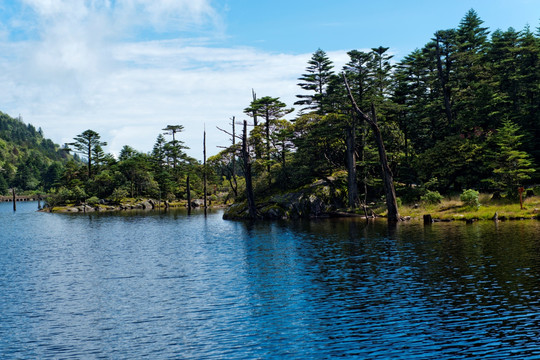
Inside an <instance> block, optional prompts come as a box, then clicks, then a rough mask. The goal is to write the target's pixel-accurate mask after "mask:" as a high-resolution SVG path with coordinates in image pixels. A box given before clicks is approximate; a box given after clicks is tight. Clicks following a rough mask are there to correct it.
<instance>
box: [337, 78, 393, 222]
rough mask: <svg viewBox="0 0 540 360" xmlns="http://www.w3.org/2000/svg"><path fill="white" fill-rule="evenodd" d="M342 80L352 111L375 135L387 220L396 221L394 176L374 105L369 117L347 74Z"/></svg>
mask: <svg viewBox="0 0 540 360" xmlns="http://www.w3.org/2000/svg"><path fill="white" fill-rule="evenodd" d="M343 81H344V82H345V87H346V88H347V94H348V96H349V100H350V101H351V104H352V106H353V109H354V111H355V112H356V113H357V114H358V116H359V117H360V119H362V120H364V121H365V122H367V123H368V124H369V126H370V127H371V130H372V131H373V134H374V135H375V142H376V143H377V150H378V151H379V159H380V162H381V174H382V178H383V182H384V190H385V193H386V207H387V209H388V222H397V221H399V212H398V206H397V201H396V191H395V189H394V176H393V175H392V170H391V169H390V166H389V165H388V158H387V156H386V149H385V147H384V142H383V138H382V134H381V129H380V128H379V125H378V124H377V116H376V113H375V106H373V104H371V117H370V116H368V115H366V114H365V113H364V112H363V111H362V110H360V108H359V107H358V105H357V104H356V101H355V100H354V97H353V95H352V92H351V88H350V87H349V82H348V81H347V76H346V75H345V74H343Z"/></svg>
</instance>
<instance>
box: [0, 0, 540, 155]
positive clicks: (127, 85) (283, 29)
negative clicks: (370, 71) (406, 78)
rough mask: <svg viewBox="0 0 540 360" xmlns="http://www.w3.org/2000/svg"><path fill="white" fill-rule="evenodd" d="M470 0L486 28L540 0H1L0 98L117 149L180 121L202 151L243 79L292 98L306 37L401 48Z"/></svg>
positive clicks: (524, 16) (260, 91) (455, 18)
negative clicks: (97, 137) (89, 132)
mask: <svg viewBox="0 0 540 360" xmlns="http://www.w3.org/2000/svg"><path fill="white" fill-rule="evenodd" d="M471 8H472V9H474V10H475V11H476V12H477V13H478V15H479V16H480V18H481V19H482V20H483V21H484V26H487V27H488V28H489V29H490V31H492V32H493V31H494V30H496V29H502V30H506V29H507V28H509V27H513V28H515V29H516V30H522V29H523V28H524V27H525V26H526V25H530V27H531V30H532V31H537V28H538V27H539V26H540V0H468V1H466V0H453V1H433V0H409V1H404V0H377V1H365V0H287V1H285V0H272V1H270V0H221V1H217V0H216V1H213V0H0V111H1V112H3V113H6V114H8V115H10V116H12V117H18V116H21V118H22V120H23V121H24V122H25V123H30V124H32V125H34V126H35V127H36V128H38V127H40V128H41V129H42V130H43V132H44V135H45V137H47V138H50V139H52V140H53V141H54V142H55V143H57V144H64V143H66V142H72V141H73V138H74V137H75V136H77V135H78V134H80V133H82V132H83V131H85V130H87V129H92V130H94V131H97V132H98V133H99V134H100V135H101V140H102V141H106V142H108V146H107V147H105V151H107V152H111V153H113V154H115V155H117V154H118V153H119V152H120V150H121V148H122V147H123V146H124V145H129V146H131V147H133V148H135V149H137V150H139V151H142V152H149V151H151V150H152V146H153V145H154V143H155V140H156V138H157V136H158V135H159V134H160V133H163V131H162V129H163V128H164V127H166V126H167V125H183V126H184V131H183V132H182V133H181V134H180V136H179V137H177V139H178V138H180V139H181V140H183V141H184V142H185V144H186V145H187V146H188V147H189V149H188V150H187V151H186V152H187V153H188V155H190V156H193V157H195V158H197V159H202V142H203V131H204V130H206V133H207V152H208V154H209V155H213V154H216V153H218V152H219V151H220V148H219V147H218V146H227V145H229V143H230V139H229V136H228V135H227V134H225V133H223V132H221V131H219V130H218V129H217V126H219V127H221V128H228V127H229V126H230V125H229V123H230V121H231V120H230V119H231V118H232V117H233V116H234V117H235V118H236V120H237V121H241V120H244V119H248V117H247V116H246V115H245V114H244V113H243V109H244V108H246V107H247V106H248V105H249V103H250V102H251V100H252V89H254V91H255V92H256V94H257V96H258V97H262V96H272V97H279V98H280V100H281V101H283V102H285V103H286V104H287V105H288V106H289V107H292V106H293V103H294V101H296V97H295V95H297V94H302V93H303V91H302V90H301V89H300V87H299V86H297V82H298V81H297V79H298V77H300V76H301V74H302V73H304V72H305V68H306V66H307V61H308V60H309V58H310V57H311V55H312V54H313V52H315V51H316V50H317V49H319V48H320V49H322V50H324V51H325V52H326V53H327V54H328V56H329V57H330V59H331V60H332V61H333V62H334V66H335V70H337V71H339V70H340V69H341V67H342V66H343V64H345V63H346V62H347V54H346V53H347V51H350V50H353V49H357V50H368V49H370V48H373V47H378V46H385V47H389V48H390V50H389V51H390V52H391V53H392V54H394V59H395V60H399V59H401V58H403V57H404V56H406V55H407V54H409V53H410V52H412V51H414V50H415V49H416V48H421V47H423V46H424V45H425V44H426V43H427V42H428V41H429V40H430V38H431V37H432V35H433V33H434V32H435V31H437V30H443V29H450V28H456V27H457V26H458V25H459V22H460V20H461V19H462V18H463V17H464V15H465V14H466V13H467V11H468V10H469V9H471ZM297 110H298V109H297ZM296 113H297V112H296V111H295V112H294V113H293V115H291V116H294V114H296ZM177 136H178V135H177Z"/></svg>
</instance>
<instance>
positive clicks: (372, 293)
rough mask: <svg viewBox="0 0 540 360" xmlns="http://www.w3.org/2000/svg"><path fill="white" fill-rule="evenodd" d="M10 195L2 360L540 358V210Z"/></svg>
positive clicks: (2, 262) (2, 229)
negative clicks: (533, 215) (501, 212)
mask: <svg viewBox="0 0 540 360" xmlns="http://www.w3.org/2000/svg"><path fill="white" fill-rule="evenodd" d="M36 208H37V204H36V203H19V204H18V206H17V212H16V213H14V212H13V211H12V205H11V204H10V203H0V358H2V359H38V358H39V359H48V358H50V359H59V358H84V359H94V358H95V359H99V358H103V359H136V358H151V359H162V358H177V359H282V358H287V359H331V358H350V359H364V358H366V359H385V358H392V359H396V358H403V359H408V358H414V359H433V358H436V359H459V358H463V359H465V358H478V359H489V358H493V359H508V358H517V359H527V358H529V359H539V358H540V222H539V221H515V222H501V223H494V222H481V223H475V224H472V225H467V224H464V223H436V224H433V225H431V226H428V227H424V226H423V225H422V224H419V223H404V224H398V225H397V226H396V227H390V228H389V227H388V226H387V225H386V223H385V222H371V223H366V222H365V221H363V220H360V219H335V220H318V221H291V222H260V223H255V224H250V223H244V222H234V221H224V220H222V219H221V216H222V213H221V212H219V211H218V212H212V213H210V214H209V216H208V217H207V218H205V217H204V216H203V215H202V214H200V213H196V214H194V215H192V216H187V214H186V213H185V212H183V211H176V212H174V211H173V212H168V213H158V212H146V213H144V212H130V213H127V212H126V213H121V214H95V213H94V214H86V215H85V214H71V215H70V214H48V213H37V212H35V210H36Z"/></svg>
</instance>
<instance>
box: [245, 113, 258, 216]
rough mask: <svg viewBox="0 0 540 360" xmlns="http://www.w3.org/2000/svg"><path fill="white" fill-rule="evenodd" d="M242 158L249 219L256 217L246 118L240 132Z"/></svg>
mask: <svg viewBox="0 0 540 360" xmlns="http://www.w3.org/2000/svg"><path fill="white" fill-rule="evenodd" d="M242 160H243V162H244V176H245V178H246V197H247V202H248V211H249V217H250V219H255V218H256V217H257V208H256V206H255V195H254V194H253V181H252V178H251V161H250V159H249V151H248V143H247V120H244V131H243V133H242Z"/></svg>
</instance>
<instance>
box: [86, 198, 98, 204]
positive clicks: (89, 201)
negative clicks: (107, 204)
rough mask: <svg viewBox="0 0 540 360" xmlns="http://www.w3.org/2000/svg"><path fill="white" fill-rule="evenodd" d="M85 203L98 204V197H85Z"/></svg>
mask: <svg viewBox="0 0 540 360" xmlns="http://www.w3.org/2000/svg"><path fill="white" fill-rule="evenodd" d="M86 203H87V204H88V205H90V206H96V205H97V204H99V198H98V197H97V196H92V197H90V198H88V199H86Z"/></svg>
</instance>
